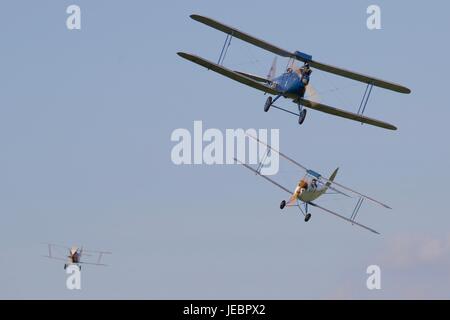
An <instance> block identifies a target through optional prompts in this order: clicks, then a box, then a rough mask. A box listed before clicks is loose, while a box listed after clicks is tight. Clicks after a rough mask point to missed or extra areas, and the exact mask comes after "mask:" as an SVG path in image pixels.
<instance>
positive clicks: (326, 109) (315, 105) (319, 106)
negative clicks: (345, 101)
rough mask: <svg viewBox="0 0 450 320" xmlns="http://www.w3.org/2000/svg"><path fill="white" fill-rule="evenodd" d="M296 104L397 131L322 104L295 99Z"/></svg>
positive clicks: (369, 119) (378, 121) (385, 125)
mask: <svg viewBox="0 0 450 320" xmlns="http://www.w3.org/2000/svg"><path fill="white" fill-rule="evenodd" d="M296 102H299V103H300V104H301V105H303V106H305V107H308V108H311V109H314V110H317V111H321V112H325V113H329V114H332V115H335V116H338V117H342V118H346V119H350V120H354V121H358V122H362V123H367V124H370V125H372V126H376V127H380V128H384V129H389V130H397V127H395V126H393V125H392V124H390V123H387V122H383V121H380V120H377V119H373V118H369V117H366V116H363V115H359V114H356V113H353V112H349V111H345V110H342V109H338V108H334V107H330V106H327V105H325V104H322V103H317V102H312V101H309V100H306V99H303V98H300V99H297V100H296Z"/></svg>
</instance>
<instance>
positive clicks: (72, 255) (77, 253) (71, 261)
mask: <svg viewBox="0 0 450 320" xmlns="http://www.w3.org/2000/svg"><path fill="white" fill-rule="evenodd" d="M46 245H47V246H48V256H44V257H46V258H50V259H55V260H61V261H65V264H64V270H65V269H66V268H67V267H68V266H69V265H76V266H78V267H79V268H80V270H81V264H90V265H96V266H106V264H103V263H100V262H101V259H102V257H103V255H105V254H111V252H108V251H92V250H84V249H83V247H81V248H78V247H76V246H73V247H66V246H61V245H57V244H52V243H46ZM52 249H53V250H52ZM55 249H56V251H57V252H54V251H55ZM58 249H61V250H64V251H66V252H67V256H64V255H62V254H61V253H60V251H59V250H58ZM54 253H57V254H56V255H55V254H54ZM93 254H95V255H98V257H97V261H96V262H87V261H81V257H82V256H92V255H93Z"/></svg>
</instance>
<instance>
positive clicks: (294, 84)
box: [272, 70, 309, 98]
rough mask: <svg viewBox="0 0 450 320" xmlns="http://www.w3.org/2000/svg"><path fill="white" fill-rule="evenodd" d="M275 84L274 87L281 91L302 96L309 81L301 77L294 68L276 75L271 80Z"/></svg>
mask: <svg viewBox="0 0 450 320" xmlns="http://www.w3.org/2000/svg"><path fill="white" fill-rule="evenodd" d="M304 78H305V77H304ZM272 81H273V83H274V86H275V89H277V90H278V91H281V92H288V93H294V94H297V95H299V96H300V97H302V98H303V96H304V95H305V91H306V86H305V83H304V81H306V83H307V82H308V81H309V78H308V79H303V81H302V76H301V74H299V73H297V72H296V71H294V70H291V71H287V72H285V73H283V74H282V75H280V76H278V77H276V78H275V79H273V80H272Z"/></svg>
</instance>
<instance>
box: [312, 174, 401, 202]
mask: <svg viewBox="0 0 450 320" xmlns="http://www.w3.org/2000/svg"><path fill="white" fill-rule="evenodd" d="M320 179H322V180H324V181H326V182H329V183H331V184H332V185H333V184H334V185H335V186H338V187H341V188H342V189H345V190H347V191H350V192H353V193H354V194H357V195H358V196H360V197H362V198H364V199H367V200H370V201H373V202H375V203H377V204H379V205H381V206H383V207H385V208H386V209H392V208H391V207H389V206H388V205H387V204H384V203H382V202H380V201H378V200H375V199H374V198H372V197H369V196H367V195H365V194H362V193H360V192H358V191H356V190H353V189H350V188H349V187H346V186H344V185H342V184H340V183H337V182H336V181H330V180H328V179H327V178H325V177H322V176H320Z"/></svg>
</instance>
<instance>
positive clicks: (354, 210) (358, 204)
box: [350, 197, 364, 221]
mask: <svg viewBox="0 0 450 320" xmlns="http://www.w3.org/2000/svg"><path fill="white" fill-rule="evenodd" d="M363 201H364V198H363V197H360V198H359V199H358V202H356V206H355V209H353V213H352V215H351V217H350V220H352V221H355V220H356V215H357V214H358V212H359V209H361V205H362V203H363Z"/></svg>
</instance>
